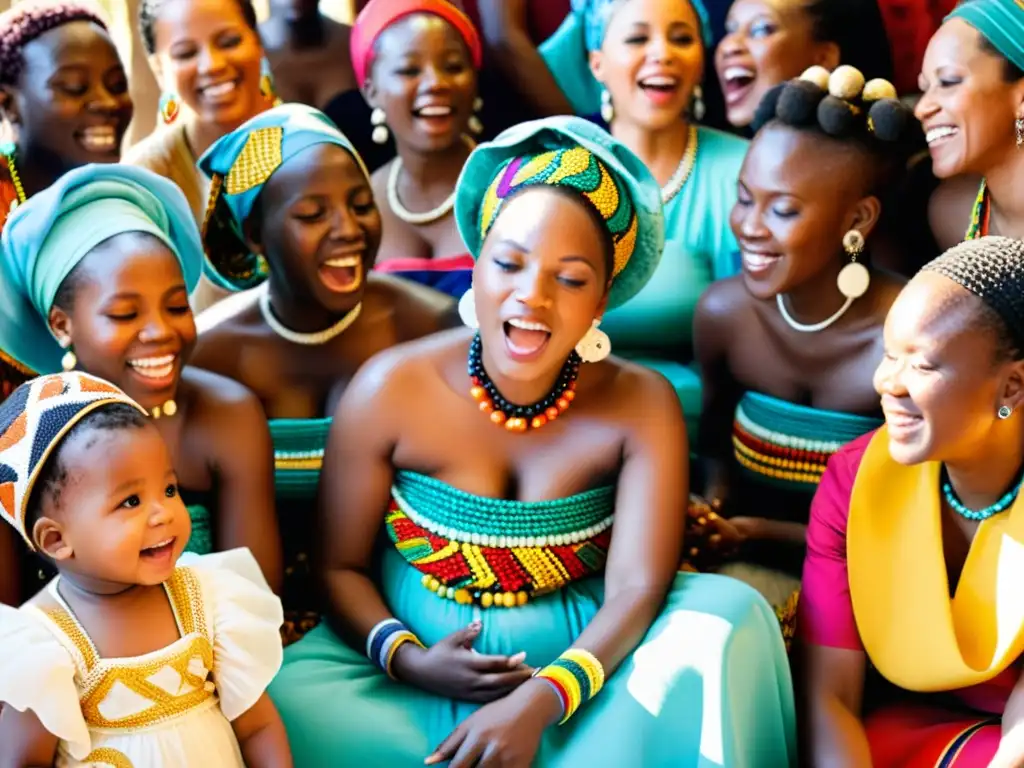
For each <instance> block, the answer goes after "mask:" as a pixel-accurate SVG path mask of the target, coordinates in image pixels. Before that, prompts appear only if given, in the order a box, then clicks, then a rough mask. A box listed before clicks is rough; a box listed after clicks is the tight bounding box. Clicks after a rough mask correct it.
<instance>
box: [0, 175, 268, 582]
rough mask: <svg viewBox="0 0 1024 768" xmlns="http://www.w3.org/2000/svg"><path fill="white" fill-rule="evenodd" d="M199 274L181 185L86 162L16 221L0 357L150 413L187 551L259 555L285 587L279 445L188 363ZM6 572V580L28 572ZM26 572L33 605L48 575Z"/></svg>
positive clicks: (243, 401) (6, 252) (6, 566)
mask: <svg viewBox="0 0 1024 768" xmlns="http://www.w3.org/2000/svg"><path fill="white" fill-rule="evenodd" d="M201 270H202V245H201V243H200V240H199V232H198V230H197V229H196V226H195V222H194V221H193V220H192V216H191V213H190V212H189V209H188V204H187V203H186V201H185V198H184V197H183V195H182V194H181V192H180V190H178V188H177V187H175V186H174V184H172V183H171V182H170V181H167V180H166V179H163V178H161V177H160V176H157V175H156V174H154V173H151V172H150V171H146V170H144V169H141V168H133V167H131V166H126V165H88V166H84V167H83V168H79V169H77V170H74V171H71V172H70V173H68V174H65V175H64V176H62V177H61V178H60V179H59V180H58V181H57V182H56V183H55V184H54V185H52V186H51V187H49V188H48V189H46V190H44V191H43V192H40V193H39V194H37V195H35V196H34V197H32V198H31V199H30V200H29V201H28V202H26V203H25V204H24V205H21V206H19V207H18V210H16V211H15V212H14V213H13V214H12V215H11V217H10V218H9V219H8V221H7V226H6V227H5V228H4V232H3V240H2V248H0V293H2V295H3V296H4V301H3V302H2V304H0V347H2V348H4V349H6V350H8V351H9V353H10V355H11V356H12V357H13V358H14V359H15V360H16V361H18V362H19V363H20V364H22V365H24V366H26V367H28V368H30V369H32V370H34V371H38V372H40V373H41V374H44V373H53V372H56V371H60V370H62V369H63V370H82V371H85V372H88V373H91V374H93V375H94V376H98V377H100V378H103V379H106V380H107V381H109V382H111V383H112V384H115V385H116V386H117V387H119V388H120V389H122V390H124V392H126V393H127V394H128V395H129V396H130V397H131V398H132V399H134V400H135V401H137V402H138V403H140V404H141V405H142V406H143V407H144V408H145V409H146V410H147V411H148V412H149V414H150V416H151V417H152V418H153V421H154V424H155V425H156V428H157V429H158V430H159V432H160V434H161V435H162V436H163V438H164V440H165V441H166V442H167V446H168V448H169V450H170V452H171V457H172V459H173V462H174V468H175V471H176V472H177V475H178V479H179V481H180V485H181V488H182V497H183V499H184V500H185V503H186V504H187V505H188V507H189V514H190V516H191V517H192V537H191V539H190V540H189V542H188V549H189V551H194V552H197V553H200V554H205V553H208V552H210V551H214V550H218V551H219V550H225V549H230V548H234V547H248V548H249V549H250V550H251V551H252V554H253V555H254V556H255V558H256V560H257V561H258V562H259V564H260V566H261V567H262V569H263V572H264V574H265V575H266V578H267V581H268V582H269V583H270V584H271V586H272V587H274V588H275V589H276V588H277V587H278V586H279V585H280V552H279V545H278V539H277V523H276V519H275V517H274V506H273V475H272V464H271V447H270V436H269V433H268V430H267V424H266V419H265V418H264V416H263V412H262V409H261V408H260V404H259V401H258V400H257V399H256V398H255V397H254V396H253V395H252V393H251V392H249V391H248V390H246V389H245V388H244V387H242V386H241V385H240V384H237V383H235V382H233V381H230V380H228V379H226V378H223V377H221V376H217V375H215V374H212V373H208V372H205V371H199V370H197V369H195V368H192V367H188V366H186V362H187V360H188V357H189V353H190V352H191V350H192V347H193V345H194V344H195V338H196V329H195V323H194V321H193V319H192V310H191V309H190V308H189V305H188V294H189V290H190V289H192V288H194V287H195V285H196V283H197V282H198V280H199V275H200V272H201ZM97 459H98V460H102V457H97ZM0 566H2V568H3V570H4V571H5V574H4V576H5V578H4V579H0V583H4V582H6V581H7V579H6V577H8V576H13V575H14V574H12V573H10V571H11V570H14V569H16V568H17V567H18V563H17V561H14V560H9V559H5V560H3V561H2V563H0ZM25 576H26V574H22V579H21V590H20V591H21V592H22V594H27V595H31V594H33V593H34V592H35V591H36V590H38V588H39V584H38V582H37V579H36V574H32V575H30V576H29V577H28V578H27V579H26V578H25ZM38 576H39V578H40V579H43V580H44V581H45V580H46V579H47V576H46V574H45V573H44V572H43V571H41V570H40V571H39V572H38ZM7 583H10V582H7Z"/></svg>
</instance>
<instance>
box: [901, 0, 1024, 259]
mask: <svg viewBox="0 0 1024 768" xmlns="http://www.w3.org/2000/svg"><path fill="white" fill-rule="evenodd" d="M921 89H922V90H923V91H924V95H923V96H922V97H921V100H920V101H919V102H918V104H917V108H916V113H917V118H918V119H919V120H920V121H921V125H922V126H923V127H924V130H925V134H926V136H927V139H928V150H929V152H930V153H931V156H932V168H933V170H934V173H935V175H936V176H938V177H939V178H940V179H943V180H944V181H943V184H942V185H941V186H940V187H939V188H938V190H936V192H935V194H934V195H932V198H931V204H930V206H929V219H930V221H931V225H932V232H933V233H934V235H935V239H936V240H937V241H938V243H939V245H940V246H942V247H943V248H948V247H950V246H952V245H953V244H955V243H958V242H960V241H961V240H964V239H968V240H970V239H972V238H975V237H983V236H985V235H988V234H993V235H1005V236H1007V237H1016V238H1022V237H1024V189H1022V187H1021V185H1020V183H1019V181H1020V179H1021V178H1022V174H1024V6H1021V4H1020V3H1018V2H1016V0H972V2H969V3H961V4H960V5H959V6H958V7H957V8H956V10H954V11H953V12H952V13H951V14H949V16H947V17H946V21H945V23H944V24H943V25H942V27H940V28H939V31H938V32H936V33H935V36H934V37H933V38H932V40H931V42H930V43H929V44H928V50H927V52H926V54H925V60H924V68H923V71H922V72H921Z"/></svg>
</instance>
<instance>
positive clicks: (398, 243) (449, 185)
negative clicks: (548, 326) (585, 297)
mask: <svg viewBox="0 0 1024 768" xmlns="http://www.w3.org/2000/svg"><path fill="white" fill-rule="evenodd" d="M351 50H352V66H353V68H354V69H355V73H356V79H357V80H358V81H359V85H360V87H361V88H362V90H363V94H364V95H365V96H366V101H367V103H368V104H369V105H370V106H371V107H372V108H373V118H372V122H373V124H374V126H375V128H374V139H375V140H376V141H383V140H386V138H387V137H388V136H389V135H393V136H394V140H395V145H396V147H397V148H398V156H397V157H396V158H395V159H394V160H392V161H391V162H390V163H388V164H387V165H385V166H384V167H383V168H380V169H379V170H377V171H376V172H375V173H374V174H373V192H374V196H375V197H376V198H377V200H378V201H380V206H381V208H380V211H381V218H382V220H383V223H384V237H383V239H382V241H381V244H380V253H379V255H378V266H377V268H378V269H380V270H381V271H384V272H389V273H392V274H397V275H401V276H403V277H406V278H410V279H412V280H415V281H417V282H421V283H423V284H425V285H429V286H431V287H433V288H437V289H438V290H441V291H444V292H445V293H449V294H451V295H452V296H455V297H459V296H461V295H462V294H463V293H465V291H466V289H467V288H469V283H470V276H471V273H472V268H473V260H472V258H471V257H470V256H469V255H467V254H466V247H465V245H464V244H463V242H462V239H461V238H460V237H459V232H458V229H457V228H456V226H455V219H454V217H453V216H452V209H453V207H454V204H455V181H456V180H457V179H458V177H459V173H460V172H461V170H462V166H463V165H464V164H465V162H466V158H467V157H469V153H470V151H471V150H472V148H473V146H474V141H473V139H472V138H471V136H470V134H471V133H479V132H480V130H481V129H482V126H481V125H480V121H479V119H478V118H477V117H476V115H475V113H476V112H477V111H478V110H479V108H480V104H479V99H478V98H477V70H479V68H480V64H481V56H482V54H481V45H480V38H479V36H478V35H477V32H476V29H475V28H474V27H473V24H472V23H471V22H470V21H469V19H468V18H467V17H466V15H465V14H464V13H462V12H461V11H460V10H458V9H457V8H455V7H454V6H453V5H451V4H450V3H448V2H446V1H445V0H371V1H370V2H369V3H368V4H367V5H366V7H365V8H364V9H363V11H362V12H361V13H360V14H359V17H358V18H357V19H356V22H355V24H354V25H353V28H352V43H351Z"/></svg>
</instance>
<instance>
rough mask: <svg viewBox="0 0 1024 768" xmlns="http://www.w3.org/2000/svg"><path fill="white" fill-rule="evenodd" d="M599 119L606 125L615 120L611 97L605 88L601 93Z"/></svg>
mask: <svg viewBox="0 0 1024 768" xmlns="http://www.w3.org/2000/svg"><path fill="white" fill-rule="evenodd" d="M601 119H602V120H604V121H605V122H606V123H607V124H608V125H611V124H612V120H614V119H615V107H614V106H612V95H611V94H610V93H609V92H608V89H607V88H604V89H603V90H602V91H601Z"/></svg>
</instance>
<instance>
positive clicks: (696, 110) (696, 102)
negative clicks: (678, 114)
mask: <svg viewBox="0 0 1024 768" xmlns="http://www.w3.org/2000/svg"><path fill="white" fill-rule="evenodd" d="M706 111H707V110H706V109H705V107H704V89H703V88H701V87H700V86H699V85H696V86H694V88H693V103H692V104H691V106H690V112H691V114H692V115H693V119H694V120H696V121H697V122H698V123H699V122H700V121H701V120H703V119H704V114H705V112H706Z"/></svg>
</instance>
